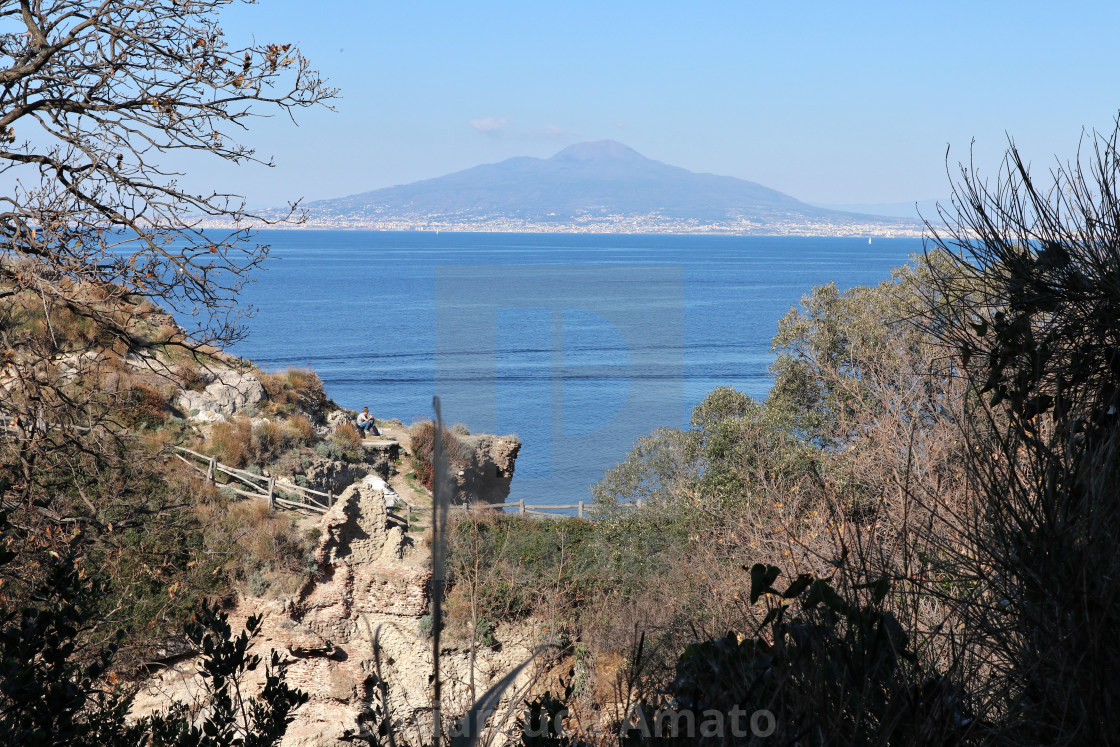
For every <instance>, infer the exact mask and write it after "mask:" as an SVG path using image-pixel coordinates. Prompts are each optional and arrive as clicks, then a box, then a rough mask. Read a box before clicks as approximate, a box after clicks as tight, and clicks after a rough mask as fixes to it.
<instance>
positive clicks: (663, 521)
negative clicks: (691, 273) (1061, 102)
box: [449, 130, 1120, 744]
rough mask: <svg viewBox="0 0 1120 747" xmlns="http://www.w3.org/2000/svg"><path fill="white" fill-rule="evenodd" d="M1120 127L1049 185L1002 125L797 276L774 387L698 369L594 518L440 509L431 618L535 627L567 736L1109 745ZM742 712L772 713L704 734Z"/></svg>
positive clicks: (1119, 531)
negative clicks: (529, 620)
mask: <svg viewBox="0 0 1120 747" xmlns="http://www.w3.org/2000/svg"><path fill="white" fill-rule="evenodd" d="M1117 132H1120V130H1118V131H1117ZM1117 132H1114V133H1113V134H1112V135H1110V136H1107V137H1096V138H1095V139H1094V140H1093V142H1092V143H1091V145H1092V146H1093V147H1092V148H1091V149H1090V151H1089V152H1090V155H1089V157H1088V158H1086V159H1085V162H1084V163H1083V164H1074V165H1059V166H1058V167H1057V168H1056V169H1055V170H1054V171H1053V172H1052V177H1053V182H1052V183H1051V184H1046V185H1043V184H1041V183H1039V182H1038V181H1037V180H1035V179H1034V178H1032V176H1031V174H1030V172H1029V169H1028V168H1027V166H1026V165H1025V164H1024V162H1023V161H1022V159H1021V158H1020V156H1019V153H1018V152H1017V150H1016V149H1015V148H1014V146H1012V148H1011V149H1010V150H1009V153H1008V157H1007V161H1006V162H1005V165H1004V169H1003V171H1002V172H1001V173H1000V175H999V179H998V181H997V183H996V184H995V185H994V186H991V187H988V186H986V183H985V182H983V181H981V180H980V179H979V178H978V177H977V176H976V174H975V173H974V172H971V171H969V170H967V169H966V170H965V171H963V173H962V177H961V180H960V182H959V183H958V184H957V185H956V190H955V195H954V202H953V208H952V211H951V215H950V214H947V215H946V216H945V217H946V218H952V220H948V221H947V222H948V225H949V226H950V227H949V229H948V230H942V231H937V230H934V229H933V228H932V227H931V228H930V229H929V230H930V238H929V241H928V244H927V252H926V253H925V254H924V255H923V256H921V257H917V258H915V259H914V261H913V262H911V264H909V265H908V266H906V267H903V268H900V269H899V270H898V271H897V272H896V273H895V274H894V277H893V278H892V279H891V280H890V281H887V282H884V283H882V284H880V285H879V286H876V287H867V288H854V289H851V290H849V291H846V292H839V291H838V290H837V289H836V288H835V287H833V286H823V287H819V288H816V289H814V290H813V292H812V293H811V294H809V295H808V296H806V297H805V299H804V300H803V302H802V304H801V306H800V307H799V308H796V309H793V310H791V311H790V313H789V314H788V315H787V316H786V317H785V318H784V319H783V320H782V322H781V324H780V325H779V329H778V333H777V335H776V337H775V339H774V349H775V351H776V353H777V362H776V363H775V366H774V374H775V385H774V387H773V389H772V392H771V394H770V396H769V397H768V398H767V399H766V401H765V402H756V401H753V400H751V399H750V398H748V397H746V396H745V395H742V394H740V393H737V392H734V391H732V390H730V389H720V390H716V391H715V392H713V393H712V394H711V395H710V396H709V397H708V398H707V399H706V400H705V401H704V402H703V403H702V404H701V405H700V406H699V407H698V408H697V409H696V410H695V412H694V413H693V418H692V424H691V427H690V428H689V429H686V430H676V429H663V430H660V431H657V432H655V433H653V434H651V435H650V436H648V437H646V438H645V439H642V440H640V441H639V442H638V443H637V444H636V445H635V448H634V450H633V452H632V453H631V455H630V457H629V458H628V459H627V460H626V461H625V462H623V463H622V464H620V465H618V466H617V467H616V468H614V469H613V470H611V471H610V472H609V473H608V474H607V475H606V476H605V477H604V478H603V480H602V481H601V482H600V483H599V484H598V485H597V486H595V487H594V489H593V492H594V494H595V496H596V498H597V501H598V510H599V520H598V521H597V522H594V523H582V524H581V523H572V524H569V525H567V526H566V527H565V528H563V529H561V528H560V527H559V526H556V525H551V524H541V523H526V522H523V521H521V520H519V519H517V518H497V519H496V518H493V517H488V518H482V517H480V518H477V519H471V520H466V521H464V522H461V523H460V524H459V525H457V526H456V527H455V529H456V536H455V538H454V539H453V540H452V543H451V546H452V548H453V553H452V563H451V566H452V567H453V568H454V569H455V570H456V573H457V575H456V578H455V583H454V584H453V587H452V591H451V597H450V599H451V603H450V605H449V606H450V609H451V612H452V619H453V620H454V619H455V610H456V609H457V607H458V608H461V609H464V610H469V613H470V614H469V615H468V614H466V613H463V612H460V613H459V616H460V619H461V620H462V621H463V622H461V624H464V625H465V624H466V623H468V622H473V623H474V624H475V626H476V628H477V620H478V616H479V615H480V614H481V615H483V616H487V619H490V620H491V621H492V622H497V621H500V620H502V619H509V618H517V617H523V616H525V615H527V614H532V615H535V616H538V617H539V619H541V620H543V626H544V627H546V628H547V629H548V630H549V632H550V633H551V634H552V635H553V636H554V638H553V641H554V642H557V643H559V644H560V645H561V646H562V647H564V653H565V655H566V656H567V657H568V658H567V661H568V662H569V663H570V664H571V666H572V667H573V671H574V673H575V680H574V683H575V687H574V688H573V689H572V690H571V691H570V703H569V705H571V706H572V708H573V712H574V718H573V719H571V720H570V721H569V724H570V725H573V726H576V727H577V728H581V729H583V732H582V734H581V737H582V738H584V739H593V738H595V737H594V735H595V734H599V735H600V738H602V735H603V734H610V735H613V736H611V737H610V738H611V739H618V737H617V735H618V734H619V732H620V731H621V732H623V733H624V737H623V738H622V739H623V742H624V743H626V744H655V743H656V744H751V743H764V742H766V741H767V740H777V741H778V742H782V743H785V742H795V741H796V742H801V743H813V744H1080V743H1088V742H1106V741H1109V740H1110V735H1109V734H1108V733H1107V729H1108V725H1107V719H1103V718H1101V715H1100V714H1102V713H1106V712H1107V711H1108V707H1109V706H1108V705H1107V704H1108V703H1110V702H1112V701H1113V700H1115V699H1116V698H1117V697H1118V696H1120V692H1117V689H1116V688H1117V683H1116V679H1115V677H1114V675H1113V673H1114V671H1115V669H1116V667H1117V666H1118V665H1120V645H1117V642H1116V638H1115V635H1114V634H1113V633H1112V632H1111V631H1114V630H1115V626H1116V624H1117V621H1118V620H1120V597H1118V595H1117V591H1116V587H1115V584H1114V583H1113V582H1112V579H1113V578H1114V577H1115V574H1116V572H1117V570H1118V568H1117V564H1118V563H1120V508H1118V504H1117V503H1116V500H1115V490H1116V488H1115V486H1116V485H1117V484H1120V459H1118V455H1120V450H1118V445H1117V439H1118V438H1120V425H1118V423H1120V416H1118V415H1117V413H1118V412H1120V402H1118V401H1117V400H1118V399H1120V378H1118V377H1120V374H1118V372H1120V365H1118V364H1117V361H1118V353H1117V350H1120V344H1118V343H1120V340H1117V339H1116V334H1117V330H1118V329H1120V324H1118V323H1117V322H1118V320H1117V314H1118V313H1120V312H1118V310H1120V293H1118V291H1117V289H1118V287H1120V285H1118V283H1117V278H1118V277H1120V219H1118V218H1117V198H1116V195H1117V194H1118V193H1120V192H1118V187H1120V184H1118V183H1117V182H1118V179H1117V177H1118V175H1120V162H1118V153H1117V150H1116V145H1117ZM632 498H642V499H643V502H644V503H643V508H642V509H639V510H635V509H632V508H621V507H619V505H618V503H619V502H620V501H627V500H630V499H632ZM478 557H481V561H480V560H477V559H476V558H478ZM783 578H784V579H785V580H784V581H782V580H781V579H783ZM526 589H530V590H532V591H531V592H528V593H527V592H526ZM457 600H458V601H457ZM728 631H731V633H730V634H729V633H728ZM620 656H621V657H622V658H621V659H620V658H619V657H620ZM638 705H642V706H643V709H639V710H634V707H635V706H638ZM658 709H670V710H672V712H673V713H678V714H679V712H680V711H689V712H690V713H691V714H692V717H693V718H694V719H695V720H694V722H693V727H694V728H693V731H692V732H691V733H689V734H687V735H685V734H684V733H683V732H681V733H680V734H676V733H674V729H675V728H676V727H677V726H680V725H681V724H680V723H679V722H677V721H673V722H671V723H666V722H661V723H660V724H657V723H651V722H648V721H646V720H645V719H644V717H643V716H642V715H641V714H643V713H646V714H652V713H654V712H655V711H657V710H658ZM736 709H738V712H740V713H747V714H751V713H757V712H760V709H762V710H765V711H766V712H768V713H769V714H770V716H771V717H772V719H771V720H770V721H768V722H767V723H769V724H770V725H771V726H773V729H772V730H770V731H768V733H767V734H765V735H763V736H760V735H759V733H757V732H751V731H749V730H748V731H744V732H740V733H738V734H732V733H730V730H729V729H728V728H721V729H715V728H714V727H712V724H711V723H709V724H708V725H709V727H712V728H711V729H710V730H709V731H708V732H707V733H705V732H704V731H703V730H702V729H701V722H702V720H703V717H704V716H710V714H712V713H715V714H718V716H719V719H718V721H719V723H720V724H724V725H726V724H729V723H730V720H731V718H732V715H733V714H734V712H735V711H736ZM711 718H713V719H714V718H715V717H714V716H711ZM698 730H699V731H698Z"/></svg>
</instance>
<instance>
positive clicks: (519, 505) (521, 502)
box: [517, 498, 525, 516]
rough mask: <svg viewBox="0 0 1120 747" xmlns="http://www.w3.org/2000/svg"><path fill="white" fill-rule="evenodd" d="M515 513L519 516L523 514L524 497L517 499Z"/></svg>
mask: <svg viewBox="0 0 1120 747" xmlns="http://www.w3.org/2000/svg"><path fill="white" fill-rule="evenodd" d="M517 513H518V514H519V515H521V516H524V515H525V499H524V498H522V499H520V500H519V501H517Z"/></svg>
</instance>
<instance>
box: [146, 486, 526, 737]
mask: <svg viewBox="0 0 1120 747" xmlns="http://www.w3.org/2000/svg"><path fill="white" fill-rule="evenodd" d="M376 484H377V483H376V481H368V482H367V483H366V484H360V485H354V486H352V487H350V488H348V489H347V490H346V491H345V492H344V493H343V494H342V495H341V496H340V497H339V500H338V501H337V502H336V503H335V505H334V506H333V507H332V508H331V510H330V511H329V512H328V513H327V514H325V515H324V516H323V517H322V519H321V520H320V523H319V529H320V531H321V536H320V540H319V545H318V549H317V550H316V554H315V559H316V561H317V562H318V570H317V572H316V574H315V575H314V576H313V577H312V578H310V579H309V580H308V582H307V584H306V585H305V586H304V587H303V589H302V590H301V591H300V592H299V593H298V594H297V595H296V597H295V598H293V599H288V600H275V601H268V600H264V599H258V598H252V597H250V598H245V599H242V600H241V601H240V603H239V604H238V605H237V607H236V609H235V610H234V611H233V613H232V614H231V623H232V624H234V625H235V626H238V625H242V624H243V621H244V620H245V618H246V617H248V616H249V615H253V614H262V615H263V616H264V621H263V633H262V636H261V638H260V639H259V641H258V643H257V644H256V645H257V652H258V653H261V654H267V652H268V651H269V650H270V649H275V650H278V651H280V652H282V653H284V654H285V655H286V656H287V657H288V658H289V659H290V660H291V665H290V667H289V669H288V681H289V682H290V683H291V684H293V685H295V686H297V687H299V688H300V689H301V690H304V691H305V692H307V693H308V694H309V695H310V700H309V702H308V703H307V704H306V705H304V706H303V707H301V708H300V709H299V710H298V711H297V712H296V715H295V720H294V721H293V723H292V724H291V726H290V727H289V729H288V733H287V736H286V737H285V738H284V741H283V744H284V745H285V746H286V747H297V746H298V747H321V746H323V747H325V745H337V744H340V743H347V742H354V741H357V742H361V741H365V739H366V738H367V737H369V736H370V734H371V729H374V728H376V725H375V724H373V723H372V719H371V715H372V714H373V713H374V712H375V709H378V708H386V707H387V710H388V712H389V713H390V714H391V715H392V720H393V721H394V723H396V725H397V728H398V729H400V730H403V731H404V733H407V734H408V735H410V736H411V735H415V734H422V735H423V736H424V737H425V741H428V740H430V732H429V731H428V730H429V728H430V727H429V725H428V723H427V721H426V719H427V717H428V714H429V711H430V709H429V707H428V705H429V703H430V702H431V696H430V689H431V686H430V682H429V678H430V674H431V669H432V657H431V641H430V639H429V638H428V637H427V635H426V634H425V633H424V632H423V631H422V630H421V624H420V623H421V619H422V616H423V615H424V614H425V613H427V611H428V603H429V602H428V584H429V579H430V577H431V569H430V567H429V563H428V552H427V550H426V548H425V547H423V546H417V545H416V544H414V540H413V538H412V537H410V536H409V535H408V533H406V532H404V531H403V530H402V527H401V526H400V525H399V524H398V522H396V521H395V520H394V519H393V518H392V517H391V516H390V515H389V514H388V512H387V511H386V508H385V495H384V493H383V491H382V490H381V489H377V488H375V487H371V486H372V485H376ZM235 629H236V628H235ZM497 637H498V640H499V641H500V643H501V647H500V650H493V649H486V650H485V651H484V652H480V653H479V655H478V659H477V662H476V666H475V682H476V689H477V692H478V693H481V692H483V691H484V690H485V689H486V688H488V687H489V686H490V685H491V684H492V683H493V682H495V681H496V680H497V679H500V678H501V677H502V676H503V675H504V674H505V673H506V672H508V671H510V670H511V669H512V668H513V667H515V666H517V665H518V664H520V663H521V662H523V661H525V660H526V659H528V658H529V656H530V655H531V650H532V640H531V636H530V635H527V634H526V633H525V632H523V631H512V630H510V631H499V632H498V634H497ZM440 659H441V669H442V670H443V671H444V672H445V677H444V683H445V684H444V698H445V703H446V712H447V713H448V714H449V715H453V714H454V713H459V712H463V711H464V710H466V708H467V707H468V706H469V703H470V700H471V698H470V691H469V688H468V686H467V684H466V683H467V682H469V680H470V677H469V666H470V664H469V656H468V653H467V651H465V650H459V649H454V648H446V649H445V650H444V651H443V652H441V656H440ZM196 671H197V662H196V661H194V660H190V659H187V660H183V661H180V662H178V663H176V664H175V665H174V666H171V667H169V668H168V669H166V670H164V671H162V672H161V673H160V674H159V675H158V676H156V677H155V678H153V680H152V681H151V682H150V683H149V686H148V687H147V688H146V689H145V691H144V693H142V694H141V697H140V698H138V700H137V702H136V706H135V710H134V712H137V713H144V712H150V711H152V710H154V709H156V708H160V707H163V706H165V705H166V704H167V702H168V700H169V699H170V698H174V699H178V700H182V701H187V702H189V701H190V699H191V695H192V694H193V693H196V692H198V691H199V684H200V683H199V680H198V679H197V675H196V674H195V672H196ZM256 674H257V675H261V674H262V673H261V672H257V673H256ZM526 677H527V676H526ZM520 684H522V685H524V684H525V682H524V681H522V682H521V683H520ZM256 686H258V687H259V686H260V682H259V681H258V682H257V683H256ZM522 695H523V693H522V691H519V690H517V689H516V688H514V689H511V690H510V691H509V692H508V693H507V695H506V697H505V702H506V703H507V704H508V703H510V702H516V700H517V699H518V698H520V697H522ZM398 733H400V732H398Z"/></svg>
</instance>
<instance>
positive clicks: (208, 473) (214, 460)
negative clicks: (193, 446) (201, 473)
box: [206, 457, 218, 482]
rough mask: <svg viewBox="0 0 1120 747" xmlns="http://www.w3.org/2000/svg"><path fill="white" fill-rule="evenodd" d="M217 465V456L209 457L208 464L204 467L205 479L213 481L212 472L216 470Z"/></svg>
mask: <svg viewBox="0 0 1120 747" xmlns="http://www.w3.org/2000/svg"><path fill="white" fill-rule="evenodd" d="M217 466H218V459H217V457H210V466H209V467H207V469H206V479H207V480H209V481H210V482H214V474H215V473H216V472H217V471H218V470H217Z"/></svg>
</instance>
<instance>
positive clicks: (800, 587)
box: [782, 573, 813, 599]
mask: <svg viewBox="0 0 1120 747" xmlns="http://www.w3.org/2000/svg"><path fill="white" fill-rule="evenodd" d="M811 583H813V577H812V576H811V575H810V574H808V573H802V574H801V575H800V576H798V577H797V580H796V581H794V582H793V583H792V584H790V585H789V588H788V589H786V590H785V591H783V592H782V597H783V598H785V599H793V598H794V597H796V596H799V595H800V594H801V592H803V591H805V590H806V589H808V588H809V584H811Z"/></svg>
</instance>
